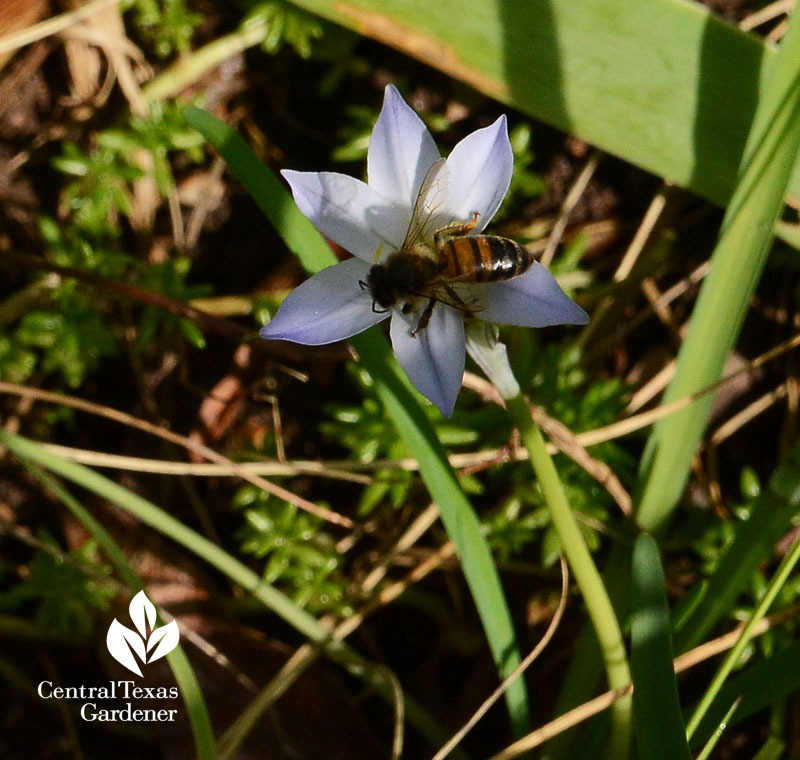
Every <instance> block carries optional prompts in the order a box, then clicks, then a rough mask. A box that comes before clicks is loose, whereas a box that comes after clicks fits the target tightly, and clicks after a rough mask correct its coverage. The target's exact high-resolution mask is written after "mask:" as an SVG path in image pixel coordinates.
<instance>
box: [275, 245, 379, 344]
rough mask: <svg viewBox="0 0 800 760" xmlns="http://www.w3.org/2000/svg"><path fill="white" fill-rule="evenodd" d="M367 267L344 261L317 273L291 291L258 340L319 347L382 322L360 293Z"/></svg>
mask: <svg viewBox="0 0 800 760" xmlns="http://www.w3.org/2000/svg"><path fill="white" fill-rule="evenodd" d="M368 271H369V266H368V265H367V264H365V263H364V262H363V261H361V259H347V261H342V262H341V263H339V264H334V266H332V267H328V268H327V269H323V270H322V271H321V272H317V274H315V275H314V276H313V277H312V278H311V279H309V280H306V281H305V282H304V283H303V284H302V285H301V286H300V287H298V288H295V289H294V290H293V291H292V292H291V293H289V295H288V296H286V300H285V301H284V302H283V303H282V304H281V307H280V309H278V313H277V314H276V315H275V317H274V319H273V320H272V321H271V322H270V323H269V324H268V325H266V326H265V327H263V328H261V337H262V338H270V339H272V340H290V341H292V342H293V343H304V344H305V345H307V346H320V345H322V344H324V343H333V342H334V341H337V340H344V339H345V338H349V337H350V336H351V335H355V334H356V333H360V332H362V331H363V330H366V329H367V328H368V327H372V325H374V324H377V323H378V322H380V321H381V320H383V319H386V317H387V316H388V313H378V314H376V313H375V312H374V311H373V310H372V296H371V295H370V292H369V291H368V290H362V289H361V286H360V285H359V284H358V281H359V280H365V279H366V277H367V272H368Z"/></svg>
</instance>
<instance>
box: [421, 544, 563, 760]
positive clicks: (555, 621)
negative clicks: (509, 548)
mask: <svg viewBox="0 0 800 760" xmlns="http://www.w3.org/2000/svg"><path fill="white" fill-rule="evenodd" d="M559 559H560V560H561V598H560V599H559V601H558V608H557V609H556V612H555V614H554V615H553V618H552V620H551V621H550V624H549V625H548V626H547V630H546V631H545V633H544V636H542V638H541V640H540V641H539V643H538V644H537V645H536V646H535V647H534V648H533V650H532V651H531V652H530V653H529V654H528V655H526V657H525V659H524V660H522V662H521V663H520V664H519V665H517V667H516V668H514V670H513V671H512V672H511V673H510V674H509V675H508V677H507V678H506V679H505V680H504V681H503V683H501V684H500V686H498V687H497V689H495V691H493V692H492V694H491V695H490V696H489V697H488V699H486V701H485V702H484V703H483V704H482V705H481V706H480V707H479V708H478V709H477V710H476V711H475V713H474V715H473V716H472V717H471V718H470V719H469V720H468V721H467V722H466V723H465V724H464V725H463V726H462V727H461V728H460V729H459V730H458V731H456V733H455V734H454V735H453V736H452V737H451V739H450V740H449V741H448V742H447V744H445V745H444V746H443V747H442V748H441V749H440V750H439V751H438V752H437V753H436V754H435V755H434V756H433V760H444V758H445V757H447V756H448V755H449V754H450V752H452V750H453V748H454V747H456V746H457V745H458V744H459V743H460V742H461V740H462V739H463V738H464V737H465V736H466V735H467V734H468V733H469V732H470V731H471V730H472V728H473V727H474V726H475V724H476V723H477V722H478V721H479V720H480V719H481V718H483V716H484V715H486V713H487V712H488V711H489V709H490V708H491V707H492V705H493V704H494V703H495V702H497V700H498V699H500V697H502V696H503V694H504V693H505V692H506V689H508V686H509V684H511V683H512V682H513V681H515V680H516V679H517V678H519V677H520V676H521V675H522V674H523V673H524V672H525V671H526V670H527V669H528V668H529V667H530V666H531V665H532V664H533V662H534V661H535V660H536V659H537V658H538V657H539V655H540V654H541V653H542V652H543V651H544V650H545V648H546V647H547V645H548V644H549V643H550V641H551V639H552V638H553V636H555V633H556V631H557V630H558V626H559V625H560V624H561V618H562V617H563V616H564V610H565V609H566V607H567V597H568V595H569V568H568V567H567V561H566V559H564V555H563V554H562V555H561V556H560V557H559Z"/></svg>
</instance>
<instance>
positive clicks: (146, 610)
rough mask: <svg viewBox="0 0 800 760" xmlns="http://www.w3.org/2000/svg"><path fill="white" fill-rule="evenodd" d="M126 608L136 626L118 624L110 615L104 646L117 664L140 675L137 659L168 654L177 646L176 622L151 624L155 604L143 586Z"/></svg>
mask: <svg viewBox="0 0 800 760" xmlns="http://www.w3.org/2000/svg"><path fill="white" fill-rule="evenodd" d="M128 612H129V614H130V616H131V621H133V624H134V626H135V627H136V630H133V629H131V628H128V627H127V626H124V625H122V623H120V622H119V621H118V620H117V619H116V618H114V620H113V621H112V623H111V625H110V626H109V627H108V634H107V635H106V646H107V647H108V651H109V652H110V653H111V656H112V657H113V658H114V659H115V660H116V661H117V662H118V663H120V665H123V666H124V667H126V668H127V669H128V670H130V671H131V673H136V675H137V676H141V675H142V671H141V668H140V667H139V662H141V663H142V664H143V665H147V664H149V663H151V662H153V661H154V660H158V659H160V658H161V657H163V656H164V655H167V654H169V653H170V652H171V651H172V650H173V649H175V647H176V646H178V640H179V639H180V633H179V631H178V624H177V623H176V622H175V621H174V620H173V621H172V622H171V623H167V624H166V625H162V626H161V627H160V628H153V626H154V625H155V622H156V608H155V605H154V604H153V603H152V602H151V601H150V600H149V599H148V598H147V596H146V595H145V593H144V590H142V591H140V592H139V593H138V594H136V596H134V597H133V599H131V603H130V605H129V607H128ZM148 631H149V635H148ZM137 658H138V661H137Z"/></svg>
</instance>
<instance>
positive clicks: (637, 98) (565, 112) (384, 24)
mask: <svg viewBox="0 0 800 760" xmlns="http://www.w3.org/2000/svg"><path fill="white" fill-rule="evenodd" d="M292 2H294V4H295V5H298V6H300V7H302V8H304V9H306V10H308V11H310V12H312V13H316V14H319V15H320V16H323V17H324V18H327V19H329V20H331V21H333V22H335V23H337V24H341V25H342V26H345V27H347V28H349V29H352V30H354V31H356V32H358V33H360V34H363V35H366V36H368V37H372V38H373V39H377V40H379V41H381V42H383V43H385V44H387V45H390V46H392V47H394V48H396V49H398V50H400V51H402V52H404V53H406V54H407V55H409V56H411V57H412V58H418V59H419V60H422V61H424V62H425V63H427V64H429V65H430V66H433V67H434V68H437V69H439V70H441V71H444V72H445V73H447V74H449V75H450V76H453V77H455V78H456V79H460V80H461V81H464V82H467V83H468V84H470V85H472V86H473V87H475V88H476V89H478V90H480V91H482V92H484V93H486V94H487V95H489V96H491V97H493V98H496V99H497V100H500V101H502V102H503V103H507V104H508V105H510V106H513V107H514V108H517V109H519V110H521V111H523V112H524V113H527V114H529V115H530V116H533V117H535V118H537V119H540V120H541V121H544V122H546V123H548V124H551V125H553V126H555V127H558V128H559V129H562V130H564V131H566V132H568V133H570V134H574V135H577V136H579V137H581V138H583V139H584V140H586V141H587V142H589V143H591V144H592V145H595V146H597V147H598V148H601V149H602V150H603V151H606V152H608V153H611V154H613V155H615V156H619V157H621V158H623V159H625V160H626V161H629V162H630V163H632V164H635V165H636V166H640V167H642V168H644V169H646V170H647V171H650V172H652V173H653V174H656V175H659V176H661V177H664V178H666V179H669V180H671V181H673V182H675V183H676V184H679V185H681V186H682V187H686V188H689V189H690V190H692V191H694V192H695V193H698V194H699V195H702V196H704V197H706V198H709V199H710V200H713V201H715V202H716V203H720V204H725V203H727V201H728V200H729V198H730V196H731V193H732V191H733V188H734V185H735V182H736V177H737V169H738V167H739V162H740V159H741V155H742V148H743V147H744V144H745V141H746V139H747V130H748V125H749V123H750V119H751V117H752V115H753V113H754V111H755V108H756V105H757V103H758V100H759V93H760V92H761V91H762V90H763V85H764V68H765V64H766V63H767V62H769V61H770V60H771V59H772V58H774V55H775V50H774V47H773V46H772V45H769V44H767V43H764V42H763V41H761V40H759V39H758V38H757V37H755V36H754V35H752V34H747V33H744V32H742V31H740V30H738V29H737V28H736V27H735V26H733V25H732V24H729V23H727V22H726V21H724V20H722V19H720V18H718V17H715V16H713V15H712V14H711V13H709V11H708V9H706V8H704V7H703V6H701V5H700V3H696V2H685V0H648V2H644V3H643V2H640V0H581V2H575V0H440V2H436V3H431V2H429V0H402V1H401V0H389V1H388V2H387V1H384V0H349V1H348V2H347V3H340V2H335V0H292ZM790 190H791V192H792V194H793V195H800V172H797V171H796V172H795V176H794V179H793V182H792V186H791V188H790Z"/></svg>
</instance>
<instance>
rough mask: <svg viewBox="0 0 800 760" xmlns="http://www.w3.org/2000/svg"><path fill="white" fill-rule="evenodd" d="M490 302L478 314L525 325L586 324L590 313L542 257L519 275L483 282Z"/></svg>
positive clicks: (499, 322) (500, 323)
mask: <svg viewBox="0 0 800 760" xmlns="http://www.w3.org/2000/svg"><path fill="white" fill-rule="evenodd" d="M480 287H481V288H482V290H483V297H484V299H485V304H486V306H485V307H484V308H483V309H481V310H480V311H478V312H477V314H476V316H478V317H479V318H480V319H483V320H484V321H486V322H495V323H496V324H499V325H521V326H522V327H548V326H549V325H585V324H586V323H587V322H588V321H589V315H588V314H587V313H586V312H585V311H584V310H583V309H582V308H581V307H580V306H578V304H576V303H575V301H573V300H572V299H571V298H570V297H569V296H568V295H567V294H566V293H565V292H564V291H563V290H562V289H561V286H560V285H559V284H558V283H557V282H556V279H555V277H553V275H552V274H550V272H549V271H548V270H547V268H546V267H543V266H542V265H541V264H540V263H539V262H538V261H535V262H534V263H533V266H532V267H531V268H530V269H529V270H528V271H527V272H525V273H524V274H521V275H520V276H519V277H514V278H513V279H511V280H508V281H506V282H490V283H487V284H486V285H482V286H480Z"/></svg>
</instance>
